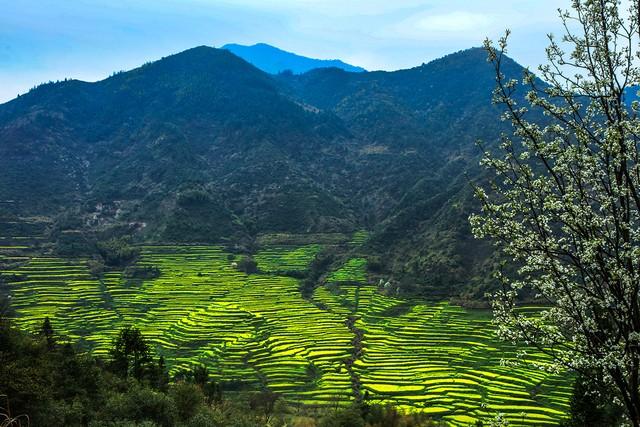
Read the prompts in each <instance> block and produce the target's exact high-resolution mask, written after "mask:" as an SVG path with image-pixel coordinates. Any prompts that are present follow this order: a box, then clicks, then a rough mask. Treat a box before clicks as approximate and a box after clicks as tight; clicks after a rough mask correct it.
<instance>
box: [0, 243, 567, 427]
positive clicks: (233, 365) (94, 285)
mask: <svg viewBox="0 0 640 427" xmlns="http://www.w3.org/2000/svg"><path fill="white" fill-rule="evenodd" d="M362 238H364V237H363V236H362V235H360V236H355V238H354V239H351V240H348V239H344V240H345V241H346V242H347V243H348V242H350V241H352V240H361V239H362ZM332 239H333V237H332ZM335 241H338V239H337V238H336V239H335ZM323 244H324V243H323ZM323 244H308V243H306V242H305V243H304V244H300V245H284V244H282V242H272V245H271V246H269V245H266V246H265V247H263V249H262V250H261V251H259V252H258V253H257V254H256V256H255V259H256V261H257V262H258V266H259V270H260V273H259V274H252V275H246V274H244V273H242V272H239V271H237V270H236V269H235V268H234V267H233V260H232V257H229V255H228V254H227V253H225V252H224V251H223V249H222V248H220V247H216V246H148V247H143V248H142V256H141V259H140V260H139V264H140V265H152V266H155V267H158V268H159V269H160V272H161V274H160V276H159V277H157V278H154V279H149V280H139V279H137V280H133V279H127V278H125V277H124V275H123V274H122V272H119V271H113V272H109V273H106V274H104V276H103V277H101V278H95V277H92V276H91V275H90V274H89V270H88V268H87V266H86V260H83V259H73V260H71V259H61V258H54V257H26V256H19V255H15V253H14V252H7V251H5V252H3V251H2V250H0V255H1V254H2V253H4V254H5V255H3V256H4V257H5V260H6V259H8V258H11V257H12V258H11V259H12V261H13V264H11V265H12V267H11V268H10V269H6V270H3V271H1V272H0V274H2V277H3V278H4V279H5V281H6V282H7V283H8V285H7V288H8V291H9V292H10V294H11V295H12V301H13V306H14V308H15V309H16V311H17V314H18V317H17V319H16V321H17V322H18V323H19V324H20V325H21V326H23V327H24V328H26V329H35V328H37V327H38V326H39V325H40V324H41V322H42V320H43V318H44V317H46V316H49V317H50V318H51V320H52V323H53V326H54V328H56V329H57V330H58V331H59V332H60V333H63V334H65V335H66V336H68V337H69V338H70V339H72V340H74V341H80V342H81V343H83V344H84V345H86V346H87V348H89V349H91V350H92V351H93V352H95V353H96V354H104V353H105V352H106V351H107V349H108V347H109V345H110V342H111V340H112V338H113V336H114V334H115V333H116V332H117V330H118V328H119V327H121V326H122V325H125V324H135V325H136V326H138V327H139V328H140V329H141V330H142V331H143V333H144V335H145V336H147V337H148V338H149V339H150V341H151V342H152V344H153V346H154V349H155V351H156V353H158V354H162V355H164V356H165V358H166V360H167V362H168V364H169V366H170V369H171V372H172V373H177V372H179V371H180V370H183V369H188V368H189V367H191V366H192V365H193V364H196V363H204V364H206V365H207V366H208V367H209V369H210V372H211V373H212V376H214V377H216V378H219V379H223V380H225V381H239V382H242V383H244V384H245V386H247V387H257V386H259V385H260V384H262V385H266V386H268V387H269V388H271V389H272V390H274V391H276V392H278V393H280V394H281V395H282V396H284V397H285V398H286V399H287V400H289V401H291V402H300V403H305V404H313V405H326V404H333V403H336V402H348V401H350V400H352V399H354V398H355V396H360V397H365V398H367V399H370V400H371V401H374V402H391V403H394V404H396V405H398V406H400V407H402V408H403V409H406V410H411V411H425V412H427V413H430V414H432V415H433V416H434V417H436V418H439V419H442V420H444V421H446V422H447V423H448V424H450V425H453V426H467V425H472V424H473V423H475V421H476V420H485V421H486V420H488V419H490V418H491V417H493V416H494V415H495V414H497V413H498V412H502V413H505V414H506V415H507V418H508V419H509V421H510V422H511V425H529V426H532V425H557V424H558V422H559V421H560V420H561V419H562V418H563V417H564V414H565V413H566V411H567V409H568V400H569V397H570V391H571V390H570V388H571V387H570V386H571V384H570V381H569V380H568V379H567V378H566V376H565V375H563V374H550V373H545V372H541V371H539V370H536V369H535V368H533V367H531V366H529V365H526V366H521V367H518V368H513V367H505V366H503V364H502V363H501V360H503V359H507V360H509V359H514V358H515V351H514V349H513V348H511V347H509V346H507V345H505V344H502V343H498V342H496V340H495V339H494V338H493V336H492V333H491V331H492V326H491V325H490V324H489V322H490V315H489V313H486V312H475V311H474V312H469V311H465V310H464V309H462V308H460V307H456V306H452V305H449V304H447V303H434V304H426V303H420V302H417V301H405V300H400V299H396V298H393V297H390V296H385V295H383V294H381V293H380V292H378V290H377V288H376V286H373V285H370V284H368V283H367V276H366V260H364V259H363V258H358V257H353V258H351V259H347V260H345V261H344V262H343V263H341V264H339V265H336V267H335V270H334V271H332V272H329V273H328V274H327V275H326V276H325V277H324V281H325V283H326V284H325V285H324V286H321V287H319V288H318V289H316V292H315V293H314V295H313V298H312V300H305V299H303V298H302V297H301V296H300V293H299V290H298V286H299V282H298V279H295V278H292V277H288V276H284V275H281V274H282V272H292V271H297V272H303V271H304V270H305V269H306V268H307V266H308V265H309V263H310V262H311V261H312V260H313V257H314V256H315V255H316V254H317V253H318V251H320V250H321V249H322V247H323ZM349 244H350V245H351V243H349ZM9 254H11V255H9ZM354 328H356V329H357V330H359V331H362V333H363V339H362V340H361V341H360V342H358V343H357V344H354ZM355 345H358V346H359V347H361V350H362V351H361V352H358V351H354V346H355ZM529 357H530V358H531V359H535V360H536V361H537V362H541V363H544V362H545V360H546V359H545V356H544V355H542V354H538V353H536V352H530V353H529ZM354 384H356V385H357V387H354Z"/></svg>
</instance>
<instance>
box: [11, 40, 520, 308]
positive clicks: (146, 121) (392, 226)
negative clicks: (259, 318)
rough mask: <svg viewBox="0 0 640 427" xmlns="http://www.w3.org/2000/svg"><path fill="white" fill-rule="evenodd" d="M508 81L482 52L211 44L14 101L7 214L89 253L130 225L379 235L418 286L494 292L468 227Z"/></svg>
mask: <svg viewBox="0 0 640 427" xmlns="http://www.w3.org/2000/svg"><path fill="white" fill-rule="evenodd" d="M508 70H509V71H510V72H513V73H518V72H519V71H520V67H519V66H518V65H517V64H515V63H512V62H510V63H509V64H508ZM493 83H494V77H493V74H492V70H491V68H490V66H489V65H488V64H487V62H486V59H485V54H484V52H483V51H482V50H480V49H471V50H467V51H463V52H458V53H455V54H452V55H449V56H447V57H444V58H442V59H439V60H436V61H433V62H431V63H428V64H425V65H422V66H420V67H416V68H413V69H409V70H401V71H397V72H362V73H350V72H346V71H344V70H340V69H336V68H326V69H316V70H312V71H310V72H308V73H305V74H301V75H294V74H281V75H278V76H272V75H269V74H267V73H265V72H263V71H261V70H259V69H258V68H256V67H254V66H253V65H251V64H249V63H248V62H246V61H244V60H243V59H241V58H239V57H237V56H235V55H233V54H232V53H231V52H229V51H227V50H224V49H213V48H209V47H198V48H194V49H190V50H188V51H185V52H182V53H179V54H176V55H172V56H170V57H166V58H163V59H161V60H159V61H156V62H153V63H149V64H146V65H144V66H142V67H140V68H137V69H134V70H131V71H128V72H122V73H119V74H116V75H114V76H112V77H110V78H108V79H106V80H103V81H100V82H97V83H85V82H80V81H74V80H72V81H64V82H58V83H52V84H46V85H42V86H40V87H38V88H36V89H34V90H32V91H31V92H29V93H28V94H26V95H24V96H21V97H19V98H17V99H15V100H13V101H11V102H8V103H6V104H3V105H0V194H2V195H3V198H4V199H5V200H3V203H2V204H0V209H1V210H2V211H0V214H2V215H4V216H5V217H6V218H15V217H16V216H19V217H26V216H36V215H38V216H44V217H47V218H50V219H51V220H52V221H53V223H52V225H51V226H49V227H48V231H47V239H49V240H52V241H55V242H57V246H56V247H54V249H58V250H59V249H60V247H65V245H66V246H67V247H66V249H69V246H71V249H72V250H74V251H83V250H85V251H86V250H90V247H91V242H92V241H93V240H94V239H101V238H105V237H108V236H113V235H121V234H130V235H133V236H134V238H135V239H136V240H137V241H140V242H169V243H213V242H215V243H225V244H226V245H228V246H233V247H234V248H235V249H234V250H237V251H249V252H251V251H252V250H253V248H254V247H255V238H256V237H257V236H259V235H262V234H264V233H272V232H286V233H314V232H322V233H330V232H342V233H351V232H354V231H356V230H360V229H367V230H370V231H371V232H372V233H371V235H370V238H369V239H368V243H367V247H366V251H367V253H368V256H369V257H371V258H372V259H375V261H376V264H381V265H380V266H379V267H378V270H379V271H378V272H379V273H380V274H381V275H384V276H386V277H392V278H393V280H395V281H397V282H400V283H401V284H402V286H403V289H405V290H407V291H418V292H419V293H423V294H428V295H431V296H460V295H464V296H467V297H471V298H475V297H479V296H481V295H482V294H483V292H484V289H485V287H486V286H487V285H488V279H487V277H488V275H487V274H486V273H487V268H488V262H489V261H488V260H490V254H491V251H490V250H489V248H488V247H487V246H486V245H485V244H484V243H482V242H477V241H475V240H473V239H472V238H471V236H470V233H469V229H468V225H467V216H468V214H469V212H470V211H471V210H472V209H474V203H473V200H472V198H471V197H470V189H469V185H468V179H474V178H475V177H478V176H479V174H480V171H479V168H478V167H477V161H478V152H477V149H476V148H475V146H474V142H475V141H476V140H477V139H478V138H480V139H484V140H486V141H493V140H496V139H497V137H498V135H499V133H500V131H501V130H502V129H503V128H502V126H503V124H501V123H500V121H499V120H498V117H499V112H498V111H497V110H496V109H495V108H494V107H493V106H492V105H491V103H490V96H491V89H492V87H493ZM5 222H11V221H5ZM14 222H15V221H14ZM70 236H73V238H71V242H70V243H69V239H70ZM78 236H80V238H79V239H77V237H78ZM74 239H76V240H79V243H78V241H76V240H74Z"/></svg>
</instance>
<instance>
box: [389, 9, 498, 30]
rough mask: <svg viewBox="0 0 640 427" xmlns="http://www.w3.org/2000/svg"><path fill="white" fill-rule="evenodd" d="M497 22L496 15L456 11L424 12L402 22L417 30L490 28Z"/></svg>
mask: <svg viewBox="0 0 640 427" xmlns="http://www.w3.org/2000/svg"><path fill="white" fill-rule="evenodd" d="M494 22H495V19H494V17H492V16H490V15H486V14H482V13H473V12H467V11H455V12H449V13H444V14H434V15H431V14H423V15H422V16H415V17H412V18H409V19H408V20H406V21H404V22H403V23H401V25H408V26H410V27H413V29H415V30H417V31H436V32H460V31H483V30H488V29H489V28H490V27H491V25H492V24H493V23H494Z"/></svg>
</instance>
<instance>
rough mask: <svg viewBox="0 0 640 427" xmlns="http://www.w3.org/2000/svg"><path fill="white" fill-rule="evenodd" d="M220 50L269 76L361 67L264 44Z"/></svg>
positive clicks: (354, 69) (234, 45) (356, 70)
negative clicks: (301, 54) (321, 69)
mask: <svg viewBox="0 0 640 427" xmlns="http://www.w3.org/2000/svg"><path fill="white" fill-rule="evenodd" d="M222 49H226V50H228V51H231V52H232V53H233V54H235V55H237V56H239V57H240V58H242V59H244V60H245V61H247V62H249V63H251V64H253V65H254V66H256V67H258V68H259V69H261V70H262V71H266V72H267V73H270V74H278V73H280V72H283V71H291V72H293V73H294V74H302V73H306V72H307V71H311V70H313V69H316V68H332V67H333V68H340V69H342V70H345V71H351V72H362V71H366V70H365V69H364V68H362V67H357V66H354V65H350V64H347V63H344V62H342V61H341V60H339V59H314V58H308V57H306V56H300V55H296V54H295V53H291V52H287V51H284V50H281V49H278V48H277V47H274V46H270V45H268V44H265V43H258V44H254V45H253V46H243V45H239V44H226V45H224V46H222Z"/></svg>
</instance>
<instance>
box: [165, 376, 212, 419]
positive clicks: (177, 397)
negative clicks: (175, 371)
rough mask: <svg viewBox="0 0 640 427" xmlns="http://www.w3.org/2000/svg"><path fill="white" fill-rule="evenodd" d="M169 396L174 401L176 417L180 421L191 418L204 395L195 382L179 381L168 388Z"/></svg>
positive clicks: (198, 407)
mask: <svg viewBox="0 0 640 427" xmlns="http://www.w3.org/2000/svg"><path fill="white" fill-rule="evenodd" d="M169 396H170V397H171V398H172V399H173V401H174V402H175V406H176V410H177V414H178V417H180V420H181V421H182V422H185V421H188V420H190V419H191V418H193V417H194V416H195V415H196V413H197V412H198V411H199V410H200V408H201V407H202V404H203V402H204V395H203V394H202V390H201V389H200V387H198V386H197V385H195V384H190V383H186V382H179V383H177V384H175V385H174V386H172V387H171V388H170V389H169Z"/></svg>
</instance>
